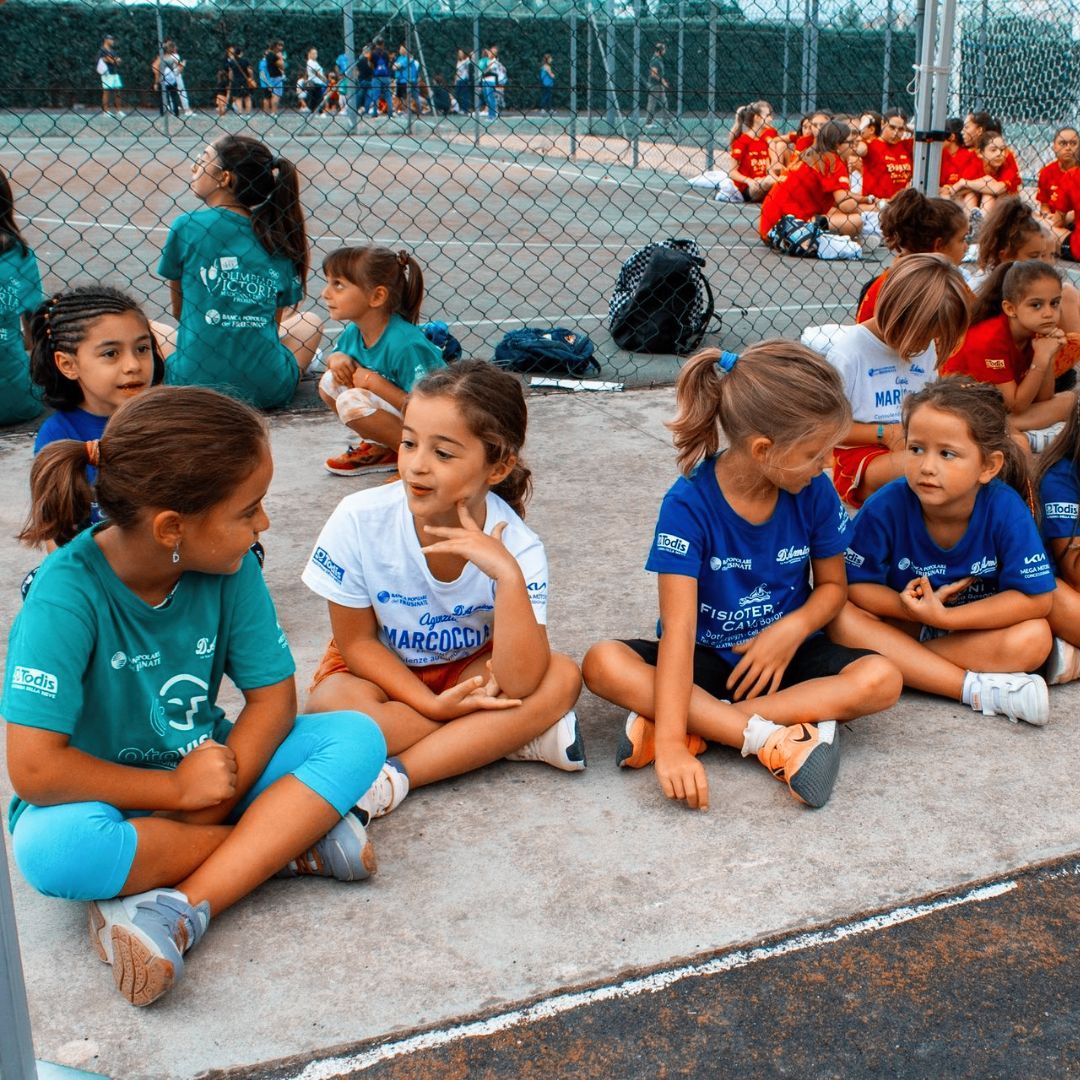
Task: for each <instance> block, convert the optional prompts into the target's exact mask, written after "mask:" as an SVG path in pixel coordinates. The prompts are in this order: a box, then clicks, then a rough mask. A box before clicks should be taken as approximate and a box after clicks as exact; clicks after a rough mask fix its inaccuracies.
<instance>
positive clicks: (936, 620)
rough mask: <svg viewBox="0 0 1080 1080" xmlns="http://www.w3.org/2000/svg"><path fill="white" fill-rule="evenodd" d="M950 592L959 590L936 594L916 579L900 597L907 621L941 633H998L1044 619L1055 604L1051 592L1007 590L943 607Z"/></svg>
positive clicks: (920, 579) (938, 591) (950, 587)
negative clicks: (1029, 620) (1028, 621)
mask: <svg viewBox="0 0 1080 1080" xmlns="http://www.w3.org/2000/svg"><path fill="white" fill-rule="evenodd" d="M949 589H952V593H953V594H955V593H957V592H961V591H962V590H961V589H958V588H955V587H953V586H942V587H941V588H939V589H937V590H936V591H935V590H933V589H931V588H930V587H929V582H927V581H926V579H925V578H917V579H916V580H915V581H913V582H912V583H911V584H910V585H909V586H908V587H907V588H906V589H905V590H904V591H903V592H902V593H901V594H900V599H901V603H903V604H904V606H905V607H906V608H907V611H908V615H907V618H908V619H915V620H916V621H918V622H921V623H923V624H924V625H925V626H934V627H937V628H939V629H941V630H1000V629H1004V628H1006V627H1009V626H1016V624H1017V623H1021V622H1024V621H1026V620H1027V619H1045V618H1046V616H1047V615H1049V614H1050V608H1051V607H1052V605H1053V602H1054V594H1053V593H1052V592H1047V593H1039V594H1037V595H1035V596H1029V595H1028V594H1027V593H1022V592H1020V591H1019V590H1018V589H1006V590H1005V591H1004V592H999V593H995V594H994V595H993V596H984V597H983V598H982V599H981V600H972V601H971V603H970V604H961V605H960V606H959V607H946V606H945V604H944V600H945V599H947V596H946V595H945V593H946V591H947V590H949Z"/></svg>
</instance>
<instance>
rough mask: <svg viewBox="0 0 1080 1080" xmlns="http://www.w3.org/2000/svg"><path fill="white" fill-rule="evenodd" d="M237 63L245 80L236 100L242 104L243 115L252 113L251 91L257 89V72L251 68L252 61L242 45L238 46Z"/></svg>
mask: <svg viewBox="0 0 1080 1080" xmlns="http://www.w3.org/2000/svg"><path fill="white" fill-rule="evenodd" d="M236 63H237V64H238V65H239V68H240V70H241V71H242V72H243V79H242V81H241V83H240V90H239V93H238V95H237V97H236V98H235V99H234V100H238V101H239V102H240V111H241V112H242V113H250V112H251V91H252V90H254V89H255V85H256V84H255V72H254V70H253V69H252V67H251V61H250V60H248V58H247V57H246V56H245V55H244V48H243V46H242V45H237V46H236Z"/></svg>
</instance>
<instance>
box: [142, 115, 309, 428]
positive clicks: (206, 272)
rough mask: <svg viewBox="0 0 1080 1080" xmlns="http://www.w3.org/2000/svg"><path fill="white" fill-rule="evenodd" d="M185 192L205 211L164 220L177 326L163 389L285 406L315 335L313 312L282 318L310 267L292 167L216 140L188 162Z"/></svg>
mask: <svg viewBox="0 0 1080 1080" xmlns="http://www.w3.org/2000/svg"><path fill="white" fill-rule="evenodd" d="M191 190H192V192H193V194H195V195H196V196H197V197H198V198H199V199H201V200H202V202H204V203H205V204H206V207H205V209H203V210H197V211H195V212H194V213H189V214H181V215H180V217H178V218H177V219H176V220H175V221H174V222H173V224H172V228H171V229H170V230H169V235H168V238H167V239H166V241H165V250H164V251H163V252H162V255H161V262H160V263H159V265H158V273H159V274H160V275H161V276H162V277H164V278H166V279H167V280H168V282H169V287H170V289H171V290H172V308H173V314H174V315H175V316H176V319H177V322H178V323H179V326H178V329H177V332H176V342H175V353H173V354H172V356H171V357H170V360H169V369H168V377H167V382H168V383H170V384H171V385H196V386H211V387H215V388H216V389H219V390H222V391H224V392H225V393H228V394H230V395H232V396H234V397H238V398H241V399H243V400H245V401H248V402H250V403H251V404H253V405H256V406H258V407H259V408H264V409H269V408H278V407H280V406H283V405H287V404H288V403H289V401H290V400H291V399H292V396H293V393H294V392H295V390H296V385H297V383H298V382H299V380H300V375H301V373H302V372H303V371H304V370H305V369H306V368H307V366H308V365H309V364H310V363H311V360H312V358H313V357H314V355H315V350H316V348H317V347H318V344H319V341H320V339H321V337H322V322H321V320H320V319H319V318H318V317H317V316H315V315H314V314H310V313H305V314H299V313H294V314H292V315H291V316H289V317H287V318H286V317H285V313H286V311H287V310H288V309H290V308H295V307H296V305H297V304H298V303H299V302H300V300H301V299H302V298H303V295H304V283H305V281H306V280H307V275H308V269H309V264H310V257H309V251H308V240H307V232H306V230H305V228H304V212H303V207H302V206H301V203H300V184H299V179H298V173H297V171H296V166H295V165H294V164H293V163H292V162H291V161H289V160H288V159H287V158H282V157H276V156H275V155H274V153H273V151H272V150H270V148H269V147H268V146H266V145H264V144H263V143H261V142H259V141H258V140H257V139H252V138H249V137H247V136H246V135H225V136H223V137H222V138H220V139H218V140H217V141H216V142H214V143H211V144H210V145H209V146H207V147H205V148H204V149H203V151H202V153H201V154H200V155H199V156H198V158H196V160H195V162H194V164H193V165H192V169H191Z"/></svg>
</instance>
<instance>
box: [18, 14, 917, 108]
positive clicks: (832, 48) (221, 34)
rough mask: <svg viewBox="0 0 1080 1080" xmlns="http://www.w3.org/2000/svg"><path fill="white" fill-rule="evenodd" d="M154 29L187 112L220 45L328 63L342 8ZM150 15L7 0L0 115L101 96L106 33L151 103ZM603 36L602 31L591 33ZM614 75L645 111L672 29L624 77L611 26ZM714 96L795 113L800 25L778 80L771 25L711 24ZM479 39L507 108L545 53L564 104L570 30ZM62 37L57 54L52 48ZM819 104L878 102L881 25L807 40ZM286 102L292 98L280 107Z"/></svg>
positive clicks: (207, 90) (526, 23)
mask: <svg viewBox="0 0 1080 1080" xmlns="http://www.w3.org/2000/svg"><path fill="white" fill-rule="evenodd" d="M162 15H163V19H164V32H165V35H166V36H167V37H172V38H175V39H176V40H177V42H178V43H179V47H180V52H181V55H182V56H183V57H184V58H185V60H186V61H187V70H186V73H185V77H186V81H187V85H188V89H189V91H190V93H191V95H192V100H193V103H194V104H195V105H201V106H204V107H205V106H208V105H210V104H212V102H213V92H214V85H215V81H216V74H217V71H218V68H219V66H220V61H221V57H222V55H223V53H224V50H225V45H226V43H228V42H236V43H239V44H242V45H243V46H244V47H245V50H246V54H247V57H248V59H249V60H250V61H251V62H252V65H253V66H254V65H256V64H257V63H258V60H259V58H260V56H261V54H262V50H263V48H264V46H265V44H266V42H267V41H269V40H271V39H274V38H281V39H282V40H283V41H285V43H286V50H287V52H288V53H289V72H288V75H289V79H290V81H291V82H293V83H294V82H295V79H296V77H297V76H298V74H299V71H300V67H301V61H302V58H303V57H304V55H305V54H306V52H307V49H308V48H310V47H311V46H312V45H314V46H315V47H316V48H318V50H319V57H320V60H321V61H322V62H323V64H324V66H326V67H329V66H330V65H331V64H332V63H333V61H334V58H335V57H337V56H338V54H339V53H341V52H342V49H343V26H342V18H341V15H340V13H332V12H331V13H325V12H314V13H302V12H281V11H273V10H265V9H264V10H255V11H243V10H236V9H232V10H222V11H213V10H210V11H208V10H183V9H178V8H169V7H164V8H162ZM156 26H157V24H156V15H155V10H154V8H153V7H124V8H110V9H107V10H105V11H103V10H102V9H100V8H97V9H95V8H88V7H85V6H82V5H79V4H77V3H73V4H64V5H56V6H50V7H39V6H35V5H31V4H20V3H18V2H17V0H14V2H9V3H7V4H6V5H5V6H4V9H3V17H2V18H0V55H3V56H4V57H5V62H4V65H3V67H2V69H0V80H2V81H0V107H2V108H34V107H42V106H52V107H71V106H72V105H74V104H76V103H80V104H84V105H90V106H93V105H95V104H97V102H98V101H99V100H100V86H99V82H98V78H97V76H96V74H95V71H94V62H95V58H96V55H97V50H98V48H99V46H100V44H101V39H102V37H103V36H104V34H105V33H110V34H112V35H114V36H115V38H116V40H117V51H118V53H119V54H120V56H121V57H122V58H123V60H124V64H123V76H124V83H125V91H126V95H127V99H128V101H129V102H130V103H132V104H135V103H142V104H144V105H154V104H156V100H155V99H154V96H153V95H152V93H151V91H150V87H151V83H152V77H151V74H150V62H151V61H152V59H153V57H154V55H155V54H156V50H157V28H156ZM405 31H406V24H405V21H404V19H403V18H402V16H401V12H400V11H395V12H394V13H393V14H387V15H385V16H376V15H371V14H367V13H365V14H363V15H358V16H357V18H356V41H357V45H358V46H359V45H360V44H362V43H363V42H364V41H367V40H369V39H370V38H371V37H373V36H374V35H375V34H376V33H378V32H381V33H382V36H383V37H384V38H385V39H386V42H387V45H388V46H396V45H397V44H398V43H399V42H401V41H402V40H404V36H405ZM416 34H417V35H418V36H419V39H420V43H421V45H422V47H423V52H424V59H425V61H426V63H427V69H428V72H429V74H430V75H431V76H432V77H434V76H435V75H437V74H442V75H444V76H446V77H447V81H448V82H450V83H452V82H453V63H454V56H455V51H456V49H457V48H458V47H459V46H465V47H468V48H471V47H472V42H473V22H472V19H471V18H462V17H447V18H434V17H432V18H421V19H420V21H419V22H418V24H417V27H416ZM601 36H602V37H603V38H604V40H605V42H606V33H605V30H604V28H602V27H601ZM615 37H616V49H615V81H616V85H617V87H618V90H619V97H620V107H621V108H622V109H623V110H624V111H629V110H630V108H632V91H633V90H634V89H635V88H636V90H637V92H638V93H639V94H640V95H641V99H640V100H641V103H642V106H644V74H645V71H646V70H647V68H648V58H649V56H650V55H651V53H652V45H653V43H654V42H655V41H657V40H659V39H663V40H665V41H667V42H668V53H667V76H668V79H669V81H670V82H671V83H672V84H673V85H674V83H675V73H676V70H677V64H678V55H677V27H676V26H674V25H673V24H672V23H671V22H670V21H665V22H663V23H658V22H654V21H652V20H645V21H643V22H642V24H641V34H640V37H641V65H640V68H639V69H637V70H635V65H634V54H633V39H634V28H633V26H632V25H628V24H622V23H620V24H618V25H617V27H616V35H615ZM717 37H718V42H717V49H716V52H717V70H716V81H715V82H716V90H717V109H718V111H720V112H731V111H733V110H734V109H735V108H736V107H737V106H738V105H740V104H743V103H744V102H747V101H751V100H754V99H756V98H761V97H764V98H768V99H769V100H770V101H772V103H773V105H774V107H776V108H777V109H779V108H780V107H781V104H782V100H783V99H784V97H785V93H786V98H787V101H788V103H789V108H790V111H791V112H795V111H797V108H798V104H799V100H800V93H799V80H800V72H801V64H802V29H801V27H797V26H793V27H791V28H789V30H788V35H787V43H788V55H789V64H788V76H787V80H786V85H785V79H784V72H783V59H784V47H785V44H784V43H785V34H784V28H783V27H782V26H777V25H775V24H754V23H748V22H745V21H742V20H741V19H739V20H730V21H722V22H720V23H719V25H718V34H717ZM480 38H481V43H482V44H489V43H494V44H498V45H499V48H500V56H501V58H502V60H503V62H504V63H505V64H506V67H507V70H508V72H509V77H510V84H509V87H508V92H507V106H508V107H509V108H510V109H517V108H530V107H532V106H533V105H534V103H535V99H536V93H537V87H536V84H537V70H538V68H539V64H540V60H541V57H542V56H543V54H544V53H545V52H550V53H552V54H553V56H554V68H555V71H556V74H557V77H558V85H557V87H556V98H555V103H556V106H557V107H559V108H566V107H567V106H568V105H569V90H568V82H569V75H570V71H569V67H570V65H569V53H570V28H569V23H568V22H566V21H561V20H556V19H539V18H522V19H512V18H506V17H504V18H494V17H489V16H485V17H483V18H482V19H481V20H480ZM590 41H591V45H592V48H593V67H592V83H593V99H594V105H596V106H599V105H600V104H601V95H602V93H603V90H604V87H605V75H604V70H603V66H602V63H601V60H600V54H599V52H598V51H597V48H596V41H595V36H594V35H592V33H591V31H590V29H589V26H588V24H587V23H586V22H585V21H584V20H581V21H579V24H578V43H579V52H578V57H579V67H578V77H579V107H580V108H582V109H584V107H585V79H586V49H587V47H588V46H589V43H590ZM57 42H62V43H63V47H62V48H58V47H57V45H56V43H57ZM707 42H708V26H707V24H702V23H694V24H688V25H687V27H686V30H685V49H686V52H685V56H684V58H683V67H684V73H683V82H684V95H683V107H684V109H685V110H687V111H689V112H699V111H704V110H705V109H706V108H707V106H708V97H707V85H708V78H707V73H708V47H707ZM914 53H915V42H914V36H913V34H911V33H909V32H895V33H894V34H893V36H892V63H891V75H892V78H891V84H890V101H891V103H893V104H897V105H900V106H904V107H907V108H910V107H911V104H912V101H911V96H910V94H909V93H908V92H907V89H906V85H907V83H908V81H909V80H910V77H911V64H912V62H913V59H914ZM818 57H819V65H818V94H817V103H818V104H819V105H821V106H823V107H826V108H831V109H834V110H846V111H857V110H860V109H865V108H872V107H875V106H880V104H881V91H882V73H883V72H882V67H883V57H884V33H883V32H881V31H871V30H867V31H846V30H822V31H821V32H820V36H819V43H818ZM290 103H291V99H290Z"/></svg>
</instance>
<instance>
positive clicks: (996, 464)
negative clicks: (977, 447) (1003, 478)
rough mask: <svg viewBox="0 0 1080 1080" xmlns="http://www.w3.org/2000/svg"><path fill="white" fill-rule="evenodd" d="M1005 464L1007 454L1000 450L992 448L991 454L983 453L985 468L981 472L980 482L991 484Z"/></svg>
mask: <svg viewBox="0 0 1080 1080" xmlns="http://www.w3.org/2000/svg"><path fill="white" fill-rule="evenodd" d="M1004 464H1005V455H1004V454H1003V453H1002V452H1001V451H1000V450H991V451H990V453H989V454H983V468H982V472H980V473H979V483H980V484H989V483H990V481H991V480H993V479H994V477H995V476H997V474H998V473H999V472H1001V469H1002V467H1003V466H1004Z"/></svg>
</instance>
